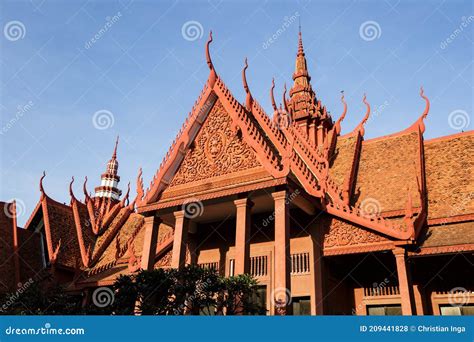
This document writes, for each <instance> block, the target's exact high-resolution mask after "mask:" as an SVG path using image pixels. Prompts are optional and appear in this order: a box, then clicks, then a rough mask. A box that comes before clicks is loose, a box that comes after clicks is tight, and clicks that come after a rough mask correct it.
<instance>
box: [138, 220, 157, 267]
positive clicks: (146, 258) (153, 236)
mask: <svg viewBox="0 0 474 342" xmlns="http://www.w3.org/2000/svg"><path fill="white" fill-rule="evenodd" d="M160 223H161V219H160V218H158V217H156V216H154V215H153V216H148V217H145V236H144V238H143V253H142V260H141V267H142V269H144V270H152V269H153V267H154V265H155V253H156V243H157V240H158V229H159V226H160Z"/></svg>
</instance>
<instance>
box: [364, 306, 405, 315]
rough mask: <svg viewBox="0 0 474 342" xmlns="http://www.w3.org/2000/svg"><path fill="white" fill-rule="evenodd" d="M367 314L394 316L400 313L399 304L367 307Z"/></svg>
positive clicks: (400, 307)
mask: <svg viewBox="0 0 474 342" xmlns="http://www.w3.org/2000/svg"><path fill="white" fill-rule="evenodd" d="M367 314H368V315H369V316H396V315H401V314H402V306H401V305H380V306H369V307H367Z"/></svg>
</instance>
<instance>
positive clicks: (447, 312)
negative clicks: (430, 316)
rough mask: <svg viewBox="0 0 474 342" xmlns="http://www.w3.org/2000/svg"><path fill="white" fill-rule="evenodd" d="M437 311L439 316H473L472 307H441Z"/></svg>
mask: <svg viewBox="0 0 474 342" xmlns="http://www.w3.org/2000/svg"><path fill="white" fill-rule="evenodd" d="M439 311H440V313H441V316H474V305H464V306H451V305H442V306H440V307H439Z"/></svg>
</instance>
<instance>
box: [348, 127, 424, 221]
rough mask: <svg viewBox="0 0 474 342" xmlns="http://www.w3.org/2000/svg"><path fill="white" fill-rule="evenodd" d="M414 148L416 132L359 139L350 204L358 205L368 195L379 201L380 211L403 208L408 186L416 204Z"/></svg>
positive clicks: (416, 143) (417, 146)
mask: <svg viewBox="0 0 474 342" xmlns="http://www.w3.org/2000/svg"><path fill="white" fill-rule="evenodd" d="M418 151H419V135H418V133H417V132H411V133H407V134H403V135H399V136H393V137H390V138H386V139H379V140H376V141H368V142H363V143H362V150H361V156H360V162H359V168H358V172H357V176H356V184H355V192H354V196H353V199H352V201H353V203H355V204H356V206H359V205H360V204H361V203H362V201H364V200H365V199H369V198H371V199H375V200H377V201H378V202H379V203H380V211H381V212H385V211H393V210H403V209H405V208H406V203H407V187H408V186H409V187H410V191H411V195H412V200H413V206H414V207H419V206H420V195H419V192H418V184H417V180H416V175H417V172H418V171H417V166H416V165H417V164H416V163H417V162H418V161H417V160H418V153H419V152H418Z"/></svg>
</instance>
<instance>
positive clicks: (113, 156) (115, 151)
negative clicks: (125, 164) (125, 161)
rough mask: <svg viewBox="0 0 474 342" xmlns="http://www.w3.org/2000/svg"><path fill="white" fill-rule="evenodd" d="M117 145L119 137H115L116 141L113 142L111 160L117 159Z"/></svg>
mask: <svg viewBox="0 0 474 342" xmlns="http://www.w3.org/2000/svg"><path fill="white" fill-rule="evenodd" d="M118 143H119V136H118V135H117V140H116V141H115V148H114V153H113V154H112V159H117V146H118Z"/></svg>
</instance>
